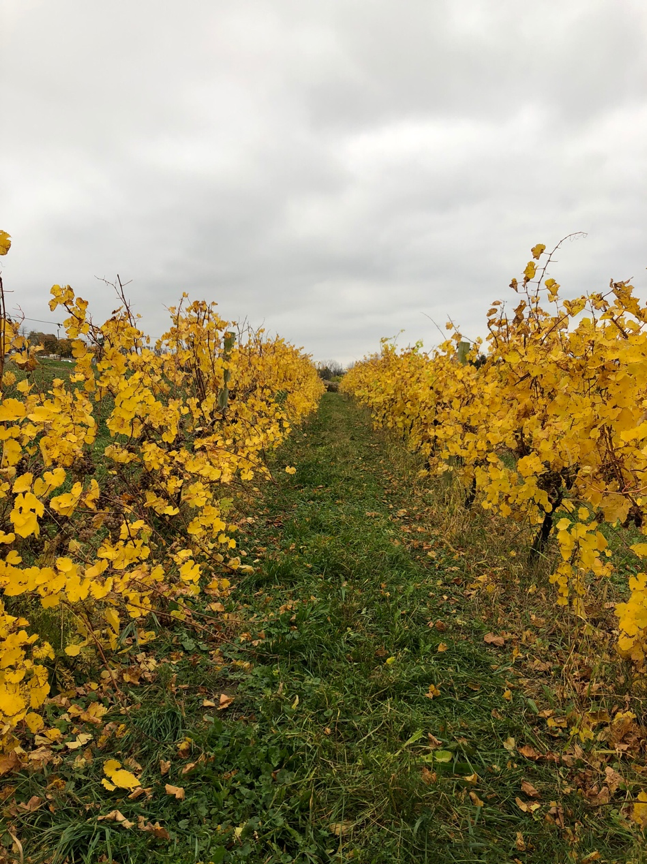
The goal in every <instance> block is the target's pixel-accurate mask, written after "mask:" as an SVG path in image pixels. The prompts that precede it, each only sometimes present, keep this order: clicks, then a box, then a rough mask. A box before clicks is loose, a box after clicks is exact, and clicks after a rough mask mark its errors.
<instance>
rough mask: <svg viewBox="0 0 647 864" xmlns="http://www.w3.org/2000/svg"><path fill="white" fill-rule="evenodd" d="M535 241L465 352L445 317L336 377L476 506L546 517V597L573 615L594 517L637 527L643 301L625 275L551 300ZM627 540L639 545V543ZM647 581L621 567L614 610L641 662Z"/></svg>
mask: <svg viewBox="0 0 647 864" xmlns="http://www.w3.org/2000/svg"><path fill="white" fill-rule="evenodd" d="M545 248H546V247H545V246H544V244H541V243H540V244H537V245H536V246H534V247H533V249H532V255H533V260H532V261H529V262H528V264H527V265H526V267H525V270H524V273H523V280H522V281H521V282H520V281H518V280H516V279H513V280H512V283H511V287H512V289H513V290H514V291H515V292H516V293H517V295H518V297H517V298H516V301H517V305H516V306H515V308H514V309H513V310H512V312H510V313H508V312H507V311H506V309H505V307H504V305H502V304H501V303H500V301H496V302H495V303H493V304H492V305H491V308H490V309H489V311H488V317H487V327H488V331H489V335H488V338H487V341H486V343H485V344H483V343H481V342H480V341H477V342H476V343H472V345H471V349H470V351H469V353H468V354H467V356H465V353H464V348H463V346H465V344H466V343H465V342H463V341H462V337H461V335H460V333H459V332H458V331H457V330H456V329H455V328H453V327H450V329H451V330H452V335H451V337H450V338H449V339H448V340H447V341H445V342H444V343H443V344H442V345H440V346H439V348H437V349H436V350H435V351H433V352H432V353H429V354H427V353H424V352H423V351H422V350H421V347H420V346H419V345H416V346H414V347H413V348H407V349H404V350H401V351H397V350H396V349H395V347H394V346H393V344H391V343H390V342H389V341H387V340H383V341H382V347H381V351H380V353H379V354H376V355H373V356H371V357H368V358H366V359H365V360H363V361H362V362H361V363H358V364H357V365H356V366H354V367H353V368H352V369H351V370H350V371H349V372H348V373H347V375H346V376H345V377H344V380H343V383H342V389H343V390H345V391H346V392H347V393H350V394H352V395H354V396H355V397H356V398H357V399H358V400H359V401H361V402H363V403H364V404H367V405H368V406H369V407H370V408H371V411H372V414H373V418H374V422H375V423H376V425H377V426H379V427H385V428H388V429H392V430H394V431H395V432H398V433H400V434H401V435H403V436H405V437H406V438H407V439H408V442H409V445H410V447H411V448H412V449H413V450H418V451H420V452H421V453H422V454H423V455H424V457H425V458H426V460H427V462H428V469H427V473H432V474H434V473H436V474H443V473H446V472H451V473H453V474H454V475H455V476H457V477H458V478H459V480H460V481H461V482H462V483H463V484H464V486H465V490H466V493H467V492H468V490H472V491H471V493H470V497H471V498H478V500H479V502H480V504H481V506H482V507H484V508H485V509H487V510H490V511H492V512H495V513H498V514H500V515H502V516H504V517H506V518H509V519H513V520H515V521H518V522H526V523H527V524H529V525H530V526H536V527H535V529H534V530H538V529H539V527H540V526H542V525H543V526H544V527H545V529H547V530H550V528H551V527H552V525H553V523H554V525H555V527H556V538H557V544H558V547H559V551H560V553H561V554H560V559H561V562H560V563H558V565H557V567H556V570H555V572H554V573H553V575H552V577H551V581H552V582H553V583H554V584H555V585H556V587H557V589H558V603H559V604H560V605H565V604H567V603H571V604H572V605H573V608H574V610H575V612H576V613H577V614H578V615H582V614H584V605H583V597H584V594H585V587H586V580H587V579H588V578H591V577H593V578H594V579H602V578H606V577H608V576H609V575H610V574H611V573H612V572H613V560H612V555H611V551H610V550H609V548H608V544H607V541H606V539H605V537H604V536H603V534H602V533H601V531H600V530H599V525H600V522H606V523H608V524H610V525H616V524H618V523H620V524H624V523H626V522H627V521H628V520H632V521H634V522H635V524H636V525H642V526H644V527H643V528H642V531H643V533H645V534H647V497H645V495H644V490H645V489H647V385H646V384H645V382H647V305H645V304H642V303H641V302H640V301H639V300H638V298H637V297H635V296H634V289H633V286H631V285H630V284H628V283H624V282H616V283H613V282H612V283H611V285H610V288H609V290H608V291H607V292H605V293H594V294H590V295H586V296H581V297H577V298H575V299H573V300H564V301H562V300H560V298H559V287H560V286H559V285H558V283H557V282H556V281H555V280H554V279H552V278H550V279H547V280H546V282H545V283H544V285H543V286H542V278H543V272H544V271H543V270H541V269H540V268H539V265H537V264H536V263H535V261H537V260H538V259H540V257H541V256H542V254H543V253H544V252H545ZM537 276H539V278H536V277H537ZM531 280H536V281H535V282H532V284H531ZM544 287H545V288H546V292H547V295H548V300H549V302H550V303H551V304H553V305H551V311H550V312H549V311H547V310H546V309H545V308H544V307H543V305H542V294H543V291H544ZM585 310H586V313H585V314H582V313H584V312H585ZM632 549H633V551H634V552H635V553H636V555H637V556H640V557H644V556H645V555H647V542H646V543H637V544H634V545H633V546H632ZM646 583H647V577H646V576H645V575H643V574H639V575H638V576H636V577H633V578H632V579H631V580H630V583H629V588H630V591H631V594H630V598H629V600H628V601H627V603H623V604H619V605H618V607H617V610H616V614H617V615H618V618H619V624H620V628H619V629H620V638H619V643H618V647H619V650H620V651H621V653H622V654H623V655H625V656H627V657H631V658H632V659H633V660H634V661H636V662H637V663H638V664H639V665H641V666H645V665H647V663H646V657H647V585H646Z"/></svg>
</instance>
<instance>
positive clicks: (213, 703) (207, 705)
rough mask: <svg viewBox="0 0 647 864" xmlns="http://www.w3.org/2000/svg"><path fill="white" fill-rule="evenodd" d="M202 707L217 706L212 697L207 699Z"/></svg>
mask: <svg viewBox="0 0 647 864" xmlns="http://www.w3.org/2000/svg"><path fill="white" fill-rule="evenodd" d="M202 707H203V708H215V707H216V703H215V702H213V701H212V700H211V699H205V700H204V701H203V703H202Z"/></svg>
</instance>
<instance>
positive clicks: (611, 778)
mask: <svg viewBox="0 0 647 864" xmlns="http://www.w3.org/2000/svg"><path fill="white" fill-rule="evenodd" d="M604 776H605V782H606V784H607V786H608V787H609V792H610V793H611V794H612V795H613V793H614V792H615V791H616V789H617V788H618V786H619V785H620V784H621V783H624V780H623V779H622V775H621V774H618V772H617V771H615V770H614V769H613V768H611V766H610V765H607V767H606V768H605V769H604Z"/></svg>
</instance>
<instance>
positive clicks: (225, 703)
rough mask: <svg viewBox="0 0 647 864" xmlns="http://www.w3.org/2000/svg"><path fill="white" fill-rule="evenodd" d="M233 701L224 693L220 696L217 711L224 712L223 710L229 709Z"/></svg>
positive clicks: (232, 698) (231, 697)
mask: <svg viewBox="0 0 647 864" xmlns="http://www.w3.org/2000/svg"><path fill="white" fill-rule="evenodd" d="M233 701H234V697H233V696H227V694H226V693H221V694H220V704H219V705H218V711H224V709H225V708H229V706H230V705H231V703H232V702H233Z"/></svg>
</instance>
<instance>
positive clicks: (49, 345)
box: [27, 330, 72, 357]
mask: <svg viewBox="0 0 647 864" xmlns="http://www.w3.org/2000/svg"><path fill="white" fill-rule="evenodd" d="M27 338H28V339H29V344H30V345H42V346H43V353H44V354H57V355H58V356H59V357H71V356H72V342H71V340H70V339H59V338H58V337H57V336H55V335H54V334H53V333H41V332H40V331H39V330H32V331H31V333H30V334H29V336H28V337H27Z"/></svg>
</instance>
